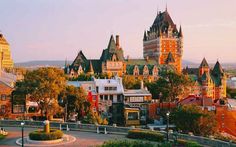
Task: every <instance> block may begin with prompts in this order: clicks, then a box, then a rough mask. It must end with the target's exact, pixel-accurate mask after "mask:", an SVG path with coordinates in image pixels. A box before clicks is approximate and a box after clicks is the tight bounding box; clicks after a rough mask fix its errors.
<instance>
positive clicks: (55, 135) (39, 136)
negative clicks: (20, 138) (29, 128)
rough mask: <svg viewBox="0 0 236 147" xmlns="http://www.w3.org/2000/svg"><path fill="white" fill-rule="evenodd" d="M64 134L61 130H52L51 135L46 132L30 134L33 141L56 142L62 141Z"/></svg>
mask: <svg viewBox="0 0 236 147" xmlns="http://www.w3.org/2000/svg"><path fill="white" fill-rule="evenodd" d="M62 136H63V132H62V131H61V130H50V133H46V132H44V131H41V130H39V131H34V132H31V133H30V134H29V138H30V139H31V140H56V139H61V138H62Z"/></svg>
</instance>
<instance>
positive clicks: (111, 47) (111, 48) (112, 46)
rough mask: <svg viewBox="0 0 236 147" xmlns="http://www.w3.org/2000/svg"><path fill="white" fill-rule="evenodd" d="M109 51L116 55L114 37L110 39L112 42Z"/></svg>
mask: <svg viewBox="0 0 236 147" xmlns="http://www.w3.org/2000/svg"><path fill="white" fill-rule="evenodd" d="M107 49H108V51H109V53H114V52H115V50H116V43H115V40H114V37H113V35H111V37H110V41H109V44H108V47H107Z"/></svg>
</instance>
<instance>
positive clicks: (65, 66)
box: [65, 58, 67, 67]
mask: <svg viewBox="0 0 236 147" xmlns="http://www.w3.org/2000/svg"><path fill="white" fill-rule="evenodd" d="M65 67H67V58H66V60H65Z"/></svg>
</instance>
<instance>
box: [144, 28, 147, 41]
mask: <svg viewBox="0 0 236 147" xmlns="http://www.w3.org/2000/svg"><path fill="white" fill-rule="evenodd" d="M146 40H147V33H146V30H144V35H143V41H146Z"/></svg>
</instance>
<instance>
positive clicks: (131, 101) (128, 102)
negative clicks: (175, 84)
mask: <svg viewBox="0 0 236 147" xmlns="http://www.w3.org/2000/svg"><path fill="white" fill-rule="evenodd" d="M151 100H152V95H151V93H150V92H149V91H148V90H147V89H143V88H142V89H132V90H125V91H124V120H125V121H124V123H125V125H126V126H130V125H140V124H146V122H147V119H148V105H149V104H150V102H151Z"/></svg>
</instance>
